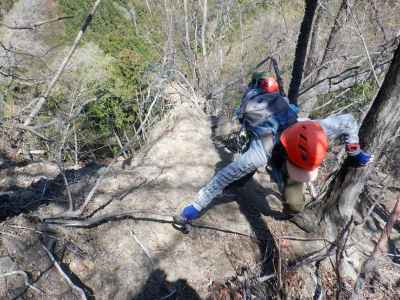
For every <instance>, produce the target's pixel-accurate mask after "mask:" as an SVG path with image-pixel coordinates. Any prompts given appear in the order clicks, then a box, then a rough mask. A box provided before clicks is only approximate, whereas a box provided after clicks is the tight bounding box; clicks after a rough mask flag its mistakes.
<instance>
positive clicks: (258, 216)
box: [207, 122, 285, 274]
mask: <svg viewBox="0 0 400 300" xmlns="http://www.w3.org/2000/svg"><path fill="white" fill-rule="evenodd" d="M215 123H217V122H215ZM211 129H212V135H211V136H212V138H213V139H214V140H215V139H216V127H215V126H213V127H211ZM214 145H215V148H216V151H217V152H218V154H219V156H220V158H221V161H220V162H219V163H218V164H217V165H216V167H215V172H218V171H219V170H220V169H221V168H223V167H224V166H226V165H227V164H228V163H229V162H231V161H232V160H233V159H234V155H233V154H232V153H229V152H228V151H226V150H225V147H224V146H223V145H220V144H216V143H214ZM253 175H254V174H249V175H248V176H246V177H244V178H242V179H240V180H238V181H236V182H233V183H232V184H230V185H229V186H228V187H227V188H226V189H225V191H224V192H228V193H232V192H233V193H234V194H235V195H237V197H235V201H236V202H237V203H238V205H239V210H240V212H241V213H242V214H243V215H244V217H245V218H246V220H247V222H248V223H249V225H250V227H251V228H252V230H253V232H254V234H255V236H256V239H257V241H258V247H259V251H260V254H261V257H262V261H261V262H262V273H263V274H270V273H273V272H275V267H274V266H275V259H276V257H277V253H278V251H277V246H276V244H275V241H274V239H273V236H272V234H271V231H270V230H269V228H268V226H267V224H266V222H265V221H264V219H263V218H262V215H265V216H270V217H273V218H275V219H284V217H285V214H283V213H282V212H280V211H276V210H273V209H272V208H271V207H270V205H269V204H268V201H266V196H267V195H271V196H274V197H278V198H280V194H279V193H277V192H275V191H273V190H272V189H270V188H265V187H263V186H261V185H260V184H259V183H258V182H257V181H256V180H254V178H253ZM228 201H232V200H229V199H227V198H226V197H224V195H222V197H219V198H218V199H217V200H216V201H213V203H212V204H211V205H210V207H208V208H207V209H209V208H211V207H212V206H215V205H219V204H221V203H225V202H228Z"/></svg>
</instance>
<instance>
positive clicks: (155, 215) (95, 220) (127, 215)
mask: <svg viewBox="0 0 400 300" xmlns="http://www.w3.org/2000/svg"><path fill="white" fill-rule="evenodd" d="M139 214H141V216H139ZM160 217H161V218H160ZM125 219H131V220H136V221H147V222H158V223H168V224H174V221H173V220H172V215H171V214H165V213H159V212H152V211H150V210H143V209H136V210H130V211H125V212H114V213H108V214H104V215H102V216H98V217H92V218H90V219H85V218H75V217H71V218H68V217H63V218H60V217H56V218H46V219H43V220H42V222H44V223H47V224H54V225H62V226H66V227H77V228H93V227H96V226H99V225H102V224H104V223H108V222H113V221H119V220H125ZM190 225H191V227H193V228H199V229H206V230H214V231H219V232H223V233H230V234H236V235H239V236H243V237H247V238H250V239H251V240H257V239H256V238H255V237H253V236H251V235H248V234H245V233H241V232H237V231H233V230H230V229H225V228H220V227H216V226H214V225H212V224H205V223H191V224H190Z"/></svg>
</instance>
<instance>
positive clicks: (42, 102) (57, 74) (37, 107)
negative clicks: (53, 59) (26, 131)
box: [24, 0, 101, 126]
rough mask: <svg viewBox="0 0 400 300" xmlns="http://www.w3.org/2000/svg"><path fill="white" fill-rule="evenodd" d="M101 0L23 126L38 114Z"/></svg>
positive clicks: (86, 20) (27, 124)
mask: <svg viewBox="0 0 400 300" xmlns="http://www.w3.org/2000/svg"><path fill="white" fill-rule="evenodd" d="M100 2H101V0H97V1H96V2H95V4H94V5H93V7H92V10H91V11H90V13H89V14H88V15H87V17H86V19H85V21H84V22H83V24H82V26H81V29H80V30H79V33H78V35H77V36H76V38H75V41H74V43H73V45H72V47H71V49H70V50H69V52H68V54H67V56H66V57H65V58H64V61H63V62H62V63H61V65H60V67H59V68H58V71H57V72H56V74H55V75H54V77H53V79H52V80H51V82H50V84H49V86H48V87H47V90H46V91H45V93H44V95H43V96H41V97H40V98H39V99H38V101H37V103H36V105H35V107H34V108H33V109H32V111H31V113H30V114H29V116H28V117H27V118H26V119H25V122H24V126H29V125H30V124H31V122H32V120H33V119H34V118H35V117H36V116H37V115H38V114H39V111H40V109H41V108H42V106H43V104H44V103H45V102H46V101H47V98H48V97H49V96H50V94H51V92H52V90H53V88H54V86H55V84H56V82H57V81H58V79H59V78H60V76H61V74H62V73H63V72H64V70H65V67H66V66H67V64H68V62H69V61H70V59H71V57H72V55H73V54H74V53H75V51H76V49H77V48H78V45H79V42H80V41H81V39H82V36H83V34H84V33H85V32H86V30H87V28H88V26H89V25H90V23H91V21H92V19H93V16H94V14H95V12H96V10H97V7H98V6H99V4H100Z"/></svg>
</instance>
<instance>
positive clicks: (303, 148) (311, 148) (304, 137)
mask: <svg viewBox="0 0 400 300" xmlns="http://www.w3.org/2000/svg"><path fill="white" fill-rule="evenodd" d="M280 141H281V143H282V145H283V147H284V148H285V150H286V152H287V155H288V160H289V161H290V162H291V163H292V164H294V165H296V166H297V167H299V168H302V169H304V170H308V171H311V170H314V169H316V168H318V167H319V166H320V165H321V163H322V161H323V160H324V158H325V155H326V152H327V151H328V139H327V137H326V134H325V132H324V130H323V129H322V128H321V126H320V125H319V124H318V123H317V122H314V121H301V122H297V123H295V124H293V125H292V126H290V127H289V128H287V129H285V130H284V131H283V132H282V134H281V137H280Z"/></svg>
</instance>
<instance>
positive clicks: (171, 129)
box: [0, 103, 259, 299]
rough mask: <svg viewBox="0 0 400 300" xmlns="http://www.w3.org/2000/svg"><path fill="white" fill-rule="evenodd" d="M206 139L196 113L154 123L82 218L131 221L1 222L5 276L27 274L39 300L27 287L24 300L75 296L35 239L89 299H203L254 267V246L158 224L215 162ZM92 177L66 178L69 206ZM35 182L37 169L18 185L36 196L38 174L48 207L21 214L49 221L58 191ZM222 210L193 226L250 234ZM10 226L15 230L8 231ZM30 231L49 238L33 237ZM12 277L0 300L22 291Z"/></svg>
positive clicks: (234, 208)
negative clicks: (72, 224) (213, 283)
mask: <svg viewBox="0 0 400 300" xmlns="http://www.w3.org/2000/svg"><path fill="white" fill-rule="evenodd" d="M211 134H212V131H211V128H210V123H209V122H208V120H207V117H206V115H205V114H203V113H202V112H201V110H200V109H199V108H198V107H197V106H196V105H193V104H187V103H186V104H181V105H179V106H178V107H177V108H176V109H174V110H173V111H172V112H171V113H170V114H169V115H168V117H167V118H166V119H165V120H164V121H162V122H161V123H160V124H159V125H158V127H157V128H156V129H155V130H154V132H153V133H152V134H151V138H150V142H149V145H148V147H146V148H145V149H144V150H143V151H142V152H141V153H140V154H139V156H138V157H137V158H135V159H134V160H133V161H132V162H130V163H128V162H121V163H119V165H118V166H116V167H115V168H113V170H112V171H111V172H110V174H109V175H107V176H106V178H105V179H104V181H103V182H102V184H101V187H100V188H99V190H98V192H97V194H96V196H95V198H94V200H93V201H92V202H91V203H90V205H89V208H88V209H87V212H86V215H90V214H92V213H93V212H95V211H96V210H97V209H99V208H100V209H99V210H98V212H97V213H95V214H94V215H93V217H92V218H95V217H98V216H106V215H109V214H110V213H115V212H125V213H126V212H132V214H131V216H132V217H131V218H123V219H122V220H115V221H112V222H108V223H105V224H101V225H98V226H94V227H93V228H90V229H86V228H85V229H83V228H82V229H79V228H66V227H64V226H60V225H43V224H42V225H40V224H36V223H35V219H32V218H27V216H26V215H25V216H22V215H19V216H17V217H14V218H12V219H9V220H8V221H6V222H4V223H3V228H4V230H5V231H6V232H7V233H9V235H2V240H1V246H0V249H1V253H2V255H3V256H4V257H5V258H7V257H9V258H11V260H12V261H13V262H14V264H15V265H13V266H9V270H7V271H11V270H12V269H11V267H12V268H17V269H19V270H23V271H26V272H28V274H30V276H31V277H32V278H31V279H32V280H33V282H34V286H35V287H37V288H40V289H41V290H42V291H43V295H41V296H39V295H38V292H37V291H34V290H33V289H31V288H30V289H29V290H28V295H30V297H31V298H35V299H37V298H38V297H40V298H41V299H73V297H77V296H78V294H77V292H76V291H72V290H71V289H70V288H69V286H68V285H67V284H66V282H65V281H64V280H63V278H62V277H61V275H60V274H59V273H57V271H56V270H55V268H54V267H53V268H51V267H50V266H51V262H50V261H49V260H48V258H47V255H46V253H45V252H44V249H43V246H42V243H41V242H40V240H41V241H42V242H43V243H44V244H46V245H47V247H54V250H55V253H56V254H57V257H58V259H59V260H62V262H63V264H64V268H65V270H67V271H68V272H70V273H71V274H73V276H72V277H73V278H75V282H76V283H77V285H79V286H82V287H85V289H86V292H87V294H88V295H90V294H92V295H93V297H95V298H96V299H159V298H162V297H163V296H166V295H168V294H169V293H176V295H177V296H179V295H180V296H179V297H180V299H196V298H199V296H202V297H204V295H205V294H206V293H207V289H208V284H209V282H210V280H215V279H219V280H220V279H223V278H225V277H226V276H229V275H233V274H234V273H235V269H234V268H235V267H237V266H239V265H245V264H254V262H255V259H256V257H257V255H259V251H258V249H259V248H258V246H257V243H256V242H255V241H254V240H252V239H250V238H249V237H243V236H239V235H236V234H232V233H224V232H221V231H218V230H213V229H204V228H193V230H192V231H191V233H190V234H188V235H184V234H182V233H181V232H179V231H177V230H175V229H174V228H173V227H172V226H171V224H169V223H163V221H169V220H170V215H172V214H174V213H175V212H176V211H177V210H178V209H180V208H182V206H183V205H185V204H186V203H187V202H188V201H190V199H192V198H193V197H195V195H196V192H197V191H198V189H199V188H200V187H201V186H202V185H203V184H204V183H205V182H206V181H207V180H208V179H209V177H210V176H211V175H212V174H213V173H214V172H215V166H216V165H217V163H218V162H219V161H220V156H219V154H218V152H217V150H216V149H215V146H214V144H213V143H212V142H211V139H210V136H211ZM23 168H24V167H21V168H19V167H15V166H14V167H13V171H14V172H19V173H18V174H20V175H21V174H22V173H24V172H23ZM25 168H27V167H25ZM88 168H89V167H88ZM39 169H40V168H38V170H39ZM99 170H100V171H99ZM101 170H103V169H101V168H100V169H99V168H92V171H93V172H89V171H87V172H86V173H85V172H82V173H81V174H83V175H82V176H80V177H79V176H76V174H75V173H74V174H75V177H76V180H75V181H76V183H75V184H72V185H71V190H72V192H73V197H74V199H75V200H76V201H77V202H78V203H79V202H80V201H81V200H82V199H83V197H84V196H85V195H86V194H87V192H88V191H89V190H90V188H91V186H92V185H93V183H94V180H95V178H96V174H97V173H98V172H101ZM3 171H4V170H3ZM31 171H32V170H26V173H28V172H31ZM50 173H51V172H50ZM3 174H5V173H4V172H3ZM9 174H10V173H9ZM15 174H17V173H15ZM44 174H45V172H43V170H40V174H39V172H38V174H36V175H37V177H36V179H34V180H32V177H29V176H27V177H26V178H27V181H30V182H32V183H33V184H32V185H31V186H30V187H29V188H27V189H28V190H30V191H33V192H35V191H36V192H37V191H38V190H40V189H41V188H43V186H41V188H39V187H38V186H39V185H40V182H39V181H38V178H40V175H41V176H42V181H47V183H48V185H47V186H48V189H47V190H46V192H45V194H46V195H45V196H44V198H46V196H48V197H50V198H52V199H53V200H51V201H50V204H49V205H48V206H38V207H32V206H31V207H30V209H31V210H33V212H32V213H31V215H32V214H34V215H37V216H44V215H52V214H55V213H56V212H61V211H62V210H63V209H64V208H63V206H65V203H63V202H62V201H60V198H62V195H60V193H58V194H57V196H54V191H55V190H57V188H58V189H59V190H60V189H61V190H62V189H63V187H62V184H61V183H59V184H58V185H57V184H56V183H57V180H58V179H57V178H54V174H52V173H51V174H48V176H47V175H44ZM71 174H72V173H71ZM31 175H32V174H31ZM46 176H47V177H46ZM52 176H53V177H52ZM15 182H16V184H18V181H15ZM21 188H22V186H21ZM14 189H15V186H14ZM35 189H36V190H35ZM9 197H10V196H9ZM42 198H43V197H42ZM10 199H11V198H7V200H8V201H10ZM26 201H29V200H26ZM37 201H38V202H39V203H44V202H46V201H44V200H43V199H42V200H41V199H38V200H37ZM225 202H226V203H220V204H219V205H217V206H216V207H214V208H213V209H212V210H210V211H209V213H208V214H207V215H206V216H204V218H203V219H202V221H204V222H207V223H210V224H213V225H214V226H217V227H221V228H226V229H229V230H232V231H237V232H241V233H245V234H251V231H252V230H251V226H250V225H249V222H248V221H247V220H246V217H245V216H244V214H243V213H242V212H241V210H240V209H238V204H237V203H236V202H234V201H231V202H229V201H225ZM102 206H105V207H104V208H101V207H102ZM36 208H38V210H36ZM15 224H17V225H18V226H19V227H10V226H14V225H15ZM21 226H23V227H24V228H21ZM28 228H30V229H28ZM33 230H39V231H43V232H49V231H50V232H52V233H51V236H50V234H48V235H47V234H46V235H43V234H40V233H38V232H34V231H33ZM10 234H11V235H10ZM53 236H54V237H56V238H55V239H53V238H52V237H53ZM6 262H7V263H9V261H8V260H7V261H6ZM0 265H1V264H0ZM49 267H50V269H49ZM19 279H20V278H18V276H13V277H8V278H7V281H5V280H4V279H1V281H0V286H1V294H0V295H1V296H2V297H5V298H7V297H11V296H12V295H14V296H16V295H17V294H18V293H20V292H22V291H23V288H24V286H25V285H24V281H23V280H22V279H21V280H20V281H18V280H19ZM10 284H11V285H10ZM73 295H74V296H73ZM11 298H12V297H11Z"/></svg>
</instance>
